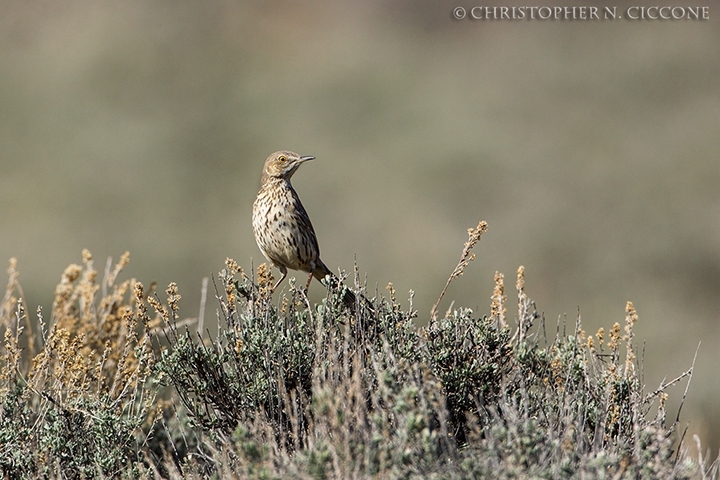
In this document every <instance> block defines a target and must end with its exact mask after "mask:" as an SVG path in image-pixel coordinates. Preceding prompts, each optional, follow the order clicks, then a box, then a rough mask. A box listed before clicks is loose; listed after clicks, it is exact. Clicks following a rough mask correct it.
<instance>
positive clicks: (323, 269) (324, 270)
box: [313, 262, 364, 310]
mask: <svg viewBox="0 0 720 480" xmlns="http://www.w3.org/2000/svg"><path fill="white" fill-rule="evenodd" d="M313 276H314V277H315V278H317V279H318V280H319V281H320V283H322V284H323V285H325V286H326V287H328V288H332V289H337V288H338V287H339V286H340V279H339V278H338V277H337V275H335V274H334V273H333V272H332V271H330V269H329V268H328V267H327V265H325V264H324V263H322V262H321V263H320V266H318V267H317V268H315V271H314V272H313ZM326 279H328V280H326ZM328 281H329V283H328ZM363 298H364V297H363ZM342 300H343V305H345V307H346V308H349V309H351V310H355V305H356V300H357V298H356V297H355V293H353V291H352V290H350V289H349V288H343V299H342Z"/></svg>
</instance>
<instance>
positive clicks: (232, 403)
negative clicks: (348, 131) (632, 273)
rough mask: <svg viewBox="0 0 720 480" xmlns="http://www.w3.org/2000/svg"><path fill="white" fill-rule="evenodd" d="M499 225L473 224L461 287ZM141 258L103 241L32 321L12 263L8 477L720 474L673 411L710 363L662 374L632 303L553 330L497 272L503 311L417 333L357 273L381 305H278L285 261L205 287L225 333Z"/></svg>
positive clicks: (6, 302)
mask: <svg viewBox="0 0 720 480" xmlns="http://www.w3.org/2000/svg"><path fill="white" fill-rule="evenodd" d="M485 228H486V225H485V224H484V223H481V224H480V225H478V228H477V229H471V230H469V238H468V241H467V243H466V244H465V246H464V248H463V251H462V255H461V258H460V261H459V263H458V265H457V267H456V268H455V269H454V271H453V272H452V275H451V276H450V279H449V280H448V283H450V282H452V281H453V280H454V279H456V278H457V277H459V276H460V275H462V273H463V271H464V269H465V267H467V265H468V263H469V262H470V261H471V260H472V259H473V255H472V253H471V250H472V248H473V247H474V246H475V244H476V243H477V242H478V241H479V240H480V236H481V235H482V233H483V232H484V230H485ZM128 261H129V255H128V254H126V255H124V256H123V257H122V258H121V260H120V261H119V262H118V263H117V264H116V265H111V264H110V263H109V262H108V264H107V266H106V268H105V271H104V273H101V272H99V271H98V270H97V269H96V268H95V266H94V261H93V259H92V256H91V254H90V253H89V252H88V251H84V252H83V258H82V265H70V266H69V267H68V268H67V269H66V270H65V272H64V273H63V275H62V280H61V282H60V284H59V285H58V286H57V288H56V291H55V299H54V302H53V307H52V311H51V312H43V311H42V310H41V309H38V311H37V312H34V313H33V312H28V306H27V305H26V304H25V303H24V301H23V300H22V296H23V291H22V288H21V286H20V284H19V283H18V272H17V265H16V263H15V261H14V260H11V263H10V268H9V270H8V274H9V281H8V286H7V289H6V292H5V296H4V298H3V302H2V305H1V306H0V308H1V310H0V322H1V325H2V330H3V331H4V332H3V333H4V342H3V345H2V346H1V347H0V367H1V369H0V472H2V474H3V476H5V477H9V478H36V477H38V476H44V477H48V478H108V477H119V478H138V477H140V478H291V477H292V478H338V479H341V478H371V477H372V478H518V477H520V478H558V477H562V478H628V479H631V478H632V479H635V478H647V479H651V478H658V479H660V478H662V479H667V478H691V477H692V476H696V477H698V478H717V464H716V463H713V464H711V463H710V461H708V460H704V459H702V458H693V457H690V456H689V455H688V453H687V451H686V449H685V447H684V445H685V443H687V442H688V441H689V439H687V438H685V439H683V430H684V424H683V423H681V422H680V421H679V415H680V412H679V411H678V412H676V411H667V409H666V400H667V399H668V395H673V396H676V397H678V398H680V399H684V395H685V394H687V388H686V386H688V385H689V383H690V378H691V377H692V373H693V369H692V368H691V366H690V365H686V366H682V367H680V368H679V371H681V372H682V371H684V373H681V374H680V375H679V376H677V378H675V379H674V380H672V381H664V382H663V383H662V384H660V385H652V386H646V385H645V384H644V379H643V371H644V365H643V352H644V344H643V343H642V341H639V340H638V339H637V338H636V337H635V336H634V333H633V332H634V326H635V324H636V322H637V321H638V314H637V312H636V311H635V308H634V307H633V305H632V303H630V302H628V303H627V305H626V315H625V319H624V320H622V319H619V321H618V322H617V323H614V324H613V325H609V326H608V328H607V329H600V330H599V331H597V332H596V333H592V334H590V333H588V332H585V331H584V330H583V325H582V323H581V320H580V317H579V316H578V317H577V318H576V319H574V320H570V321H568V322H565V323H562V324H558V325H554V324H549V323H547V322H546V321H545V318H544V317H543V316H542V315H541V314H540V313H539V312H538V310H537V308H536V307H535V304H534V302H533V301H532V300H531V299H530V297H529V296H528V294H527V292H526V287H525V279H524V268H523V267H520V268H519V269H518V271H517V276H516V278H515V282H514V288H510V290H513V294H512V295H511V297H512V298H513V300H508V298H507V295H506V285H505V279H504V276H503V275H502V274H500V273H496V274H495V277H494V285H495V287H494V289H493V291H492V292H488V293H491V295H490V297H489V298H490V306H489V311H488V312H474V311H472V310H470V309H467V308H462V307H454V306H451V307H450V308H448V309H447V312H446V313H445V314H444V315H438V314H437V311H438V310H439V311H442V310H443V307H445V308H447V306H445V305H444V304H443V302H442V294H441V295H440V298H439V299H438V300H437V302H435V305H436V307H438V305H440V307H441V308H439V309H438V308H434V309H433V314H432V315H431V318H430V321H429V323H427V326H424V327H417V326H415V325H414V319H416V318H417V317H418V312H417V311H416V310H414V306H413V302H414V298H413V293H412V292H411V293H410V297H409V300H408V303H407V305H405V306H403V305H402V304H401V302H399V301H398V298H397V295H398V292H396V291H395V290H394V288H393V286H392V284H390V285H388V287H387V291H386V292H382V293H381V294H378V293H377V292H376V293H372V292H367V291H366V290H365V286H364V285H362V284H361V283H360V281H359V278H358V275H357V272H356V274H355V275H354V279H353V278H350V279H348V281H347V282H346V283H347V284H348V285H353V286H352V288H354V289H356V290H358V291H361V292H364V295H365V297H361V296H359V297H358V302H357V304H356V305H355V307H354V308H351V309H347V308H345V307H343V304H342V301H341V299H342V291H340V290H331V291H328V292H327V295H326V296H325V298H324V299H323V300H322V301H321V302H320V303H318V304H311V303H310V301H309V300H308V298H307V296H306V295H305V294H304V292H302V291H301V290H300V289H299V288H298V287H297V286H296V285H295V284H294V282H292V281H291V282H290V288H289V293H288V295H284V296H281V295H279V294H275V295H274V296H272V295H271V292H270V291H269V286H270V285H272V284H273V281H274V279H273V278H272V272H271V271H270V270H269V269H268V268H267V266H265V265H260V267H259V268H258V269H257V271H256V272H245V271H243V269H242V268H241V267H240V266H238V264H237V263H236V262H235V261H233V260H231V259H228V260H227V261H226V264H225V268H224V269H223V270H222V271H220V272H219V273H218V274H217V275H216V276H214V277H213V278H212V279H211V282H210V283H209V285H208V288H207V290H206V291H204V292H203V293H204V295H203V298H204V301H205V302H207V303H208V305H212V306H214V308H215V309H216V311H217V319H213V321H212V323H213V325H208V327H209V328H207V327H206V324H209V323H211V322H210V321H209V320H206V319H204V318H193V319H185V318H184V314H183V308H182V303H181V301H180V300H181V297H180V294H179V293H178V290H177V286H176V285H175V284H171V285H170V286H169V287H168V288H167V289H166V291H165V293H164V294H162V293H160V294H159V293H158V292H156V291H155V290H154V287H153V286H150V287H148V288H145V287H144V286H143V285H142V284H141V283H139V282H137V281H136V280H135V279H127V280H121V279H120V276H121V275H122V274H121V271H122V270H123V269H124V268H125V267H126V265H127V263H128ZM311 288H321V287H319V285H318V284H317V283H316V284H314V285H313V286H312V287H311ZM339 288H340V289H342V288H347V287H342V286H340V287H339ZM369 297H372V298H369ZM215 321H217V323H216V324H215ZM211 331H217V333H216V334H215V333H210V332H211ZM668 378H671V376H669V377H668ZM681 404H682V401H681ZM681 440H682V441H683V443H682V444H680V443H679V442H680V441H681Z"/></svg>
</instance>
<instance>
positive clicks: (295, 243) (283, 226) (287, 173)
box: [252, 150, 355, 307]
mask: <svg viewBox="0 0 720 480" xmlns="http://www.w3.org/2000/svg"><path fill="white" fill-rule="evenodd" d="M314 159H315V157H312V156H301V155H298V154H297V153H295V152H291V151H288V150H282V151H279V152H275V153H273V154H271V155H270V156H269V157H267V159H266V160H265V164H264V166H263V170H262V176H261V177H260V191H259V192H258V194H257V198H256V199H255V202H254V203H253V215H252V224H253V233H254V234H255V241H256V242H257V244H258V247H259V248H260V251H261V252H262V254H263V255H264V256H265V258H266V259H267V260H268V262H270V263H271V264H272V265H274V266H275V267H277V268H278V270H280V279H279V280H278V281H277V282H275V285H274V286H273V288H272V290H273V291H275V289H276V288H277V287H278V285H280V283H282V281H283V280H285V277H287V273H288V269H291V270H299V271H302V272H305V273H308V274H309V276H308V279H307V284H306V285H305V292H307V291H308V289H309V288H310V283H311V282H312V279H313V277H315V278H316V279H317V280H318V281H320V283H323V284H325V285H326V286H333V287H337V286H338V285H339V282H340V280H339V279H338V278H337V276H336V275H335V274H333V273H332V271H330V269H329V268H328V267H327V265H325V263H323V261H322V260H321V259H320V247H319V246H318V240H317V236H316V235H315V229H314V228H313V225H312V222H311V221H310V216H309V215H308V213H307V211H306V210H305V207H304V206H303V204H302V202H301V201H300V197H299V196H298V194H297V192H296V191H295V189H294V188H293V186H292V184H291V183H290V179H291V178H292V176H293V174H295V172H297V170H298V168H300V165H302V164H303V163H305V162H309V161H310V160H314ZM343 303H344V304H345V305H346V306H349V307H350V306H353V305H354V304H355V294H354V293H353V292H352V291H351V290H349V289H345V290H344V294H343Z"/></svg>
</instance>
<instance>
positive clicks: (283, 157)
mask: <svg viewBox="0 0 720 480" xmlns="http://www.w3.org/2000/svg"><path fill="white" fill-rule="evenodd" d="M286 161H287V157H286V156H285V155H280V156H279V157H278V162H282V163H285V162H286Z"/></svg>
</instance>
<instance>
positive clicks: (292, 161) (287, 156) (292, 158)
mask: <svg viewBox="0 0 720 480" xmlns="http://www.w3.org/2000/svg"><path fill="white" fill-rule="evenodd" d="M314 158H315V157H309V156H303V157H301V156H300V155H298V154H297V153H295V152H289V151H287V150H282V151H280V152H275V153H273V154H271V155H270V156H269V157H268V158H267V160H265V166H264V167H263V173H262V183H265V182H266V181H267V180H270V179H271V178H283V179H285V180H290V177H292V175H293V173H295V171H296V170H297V169H298V168H299V167H300V165H302V164H303V163H305V162H307V161H308V160H312V159H314Z"/></svg>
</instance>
